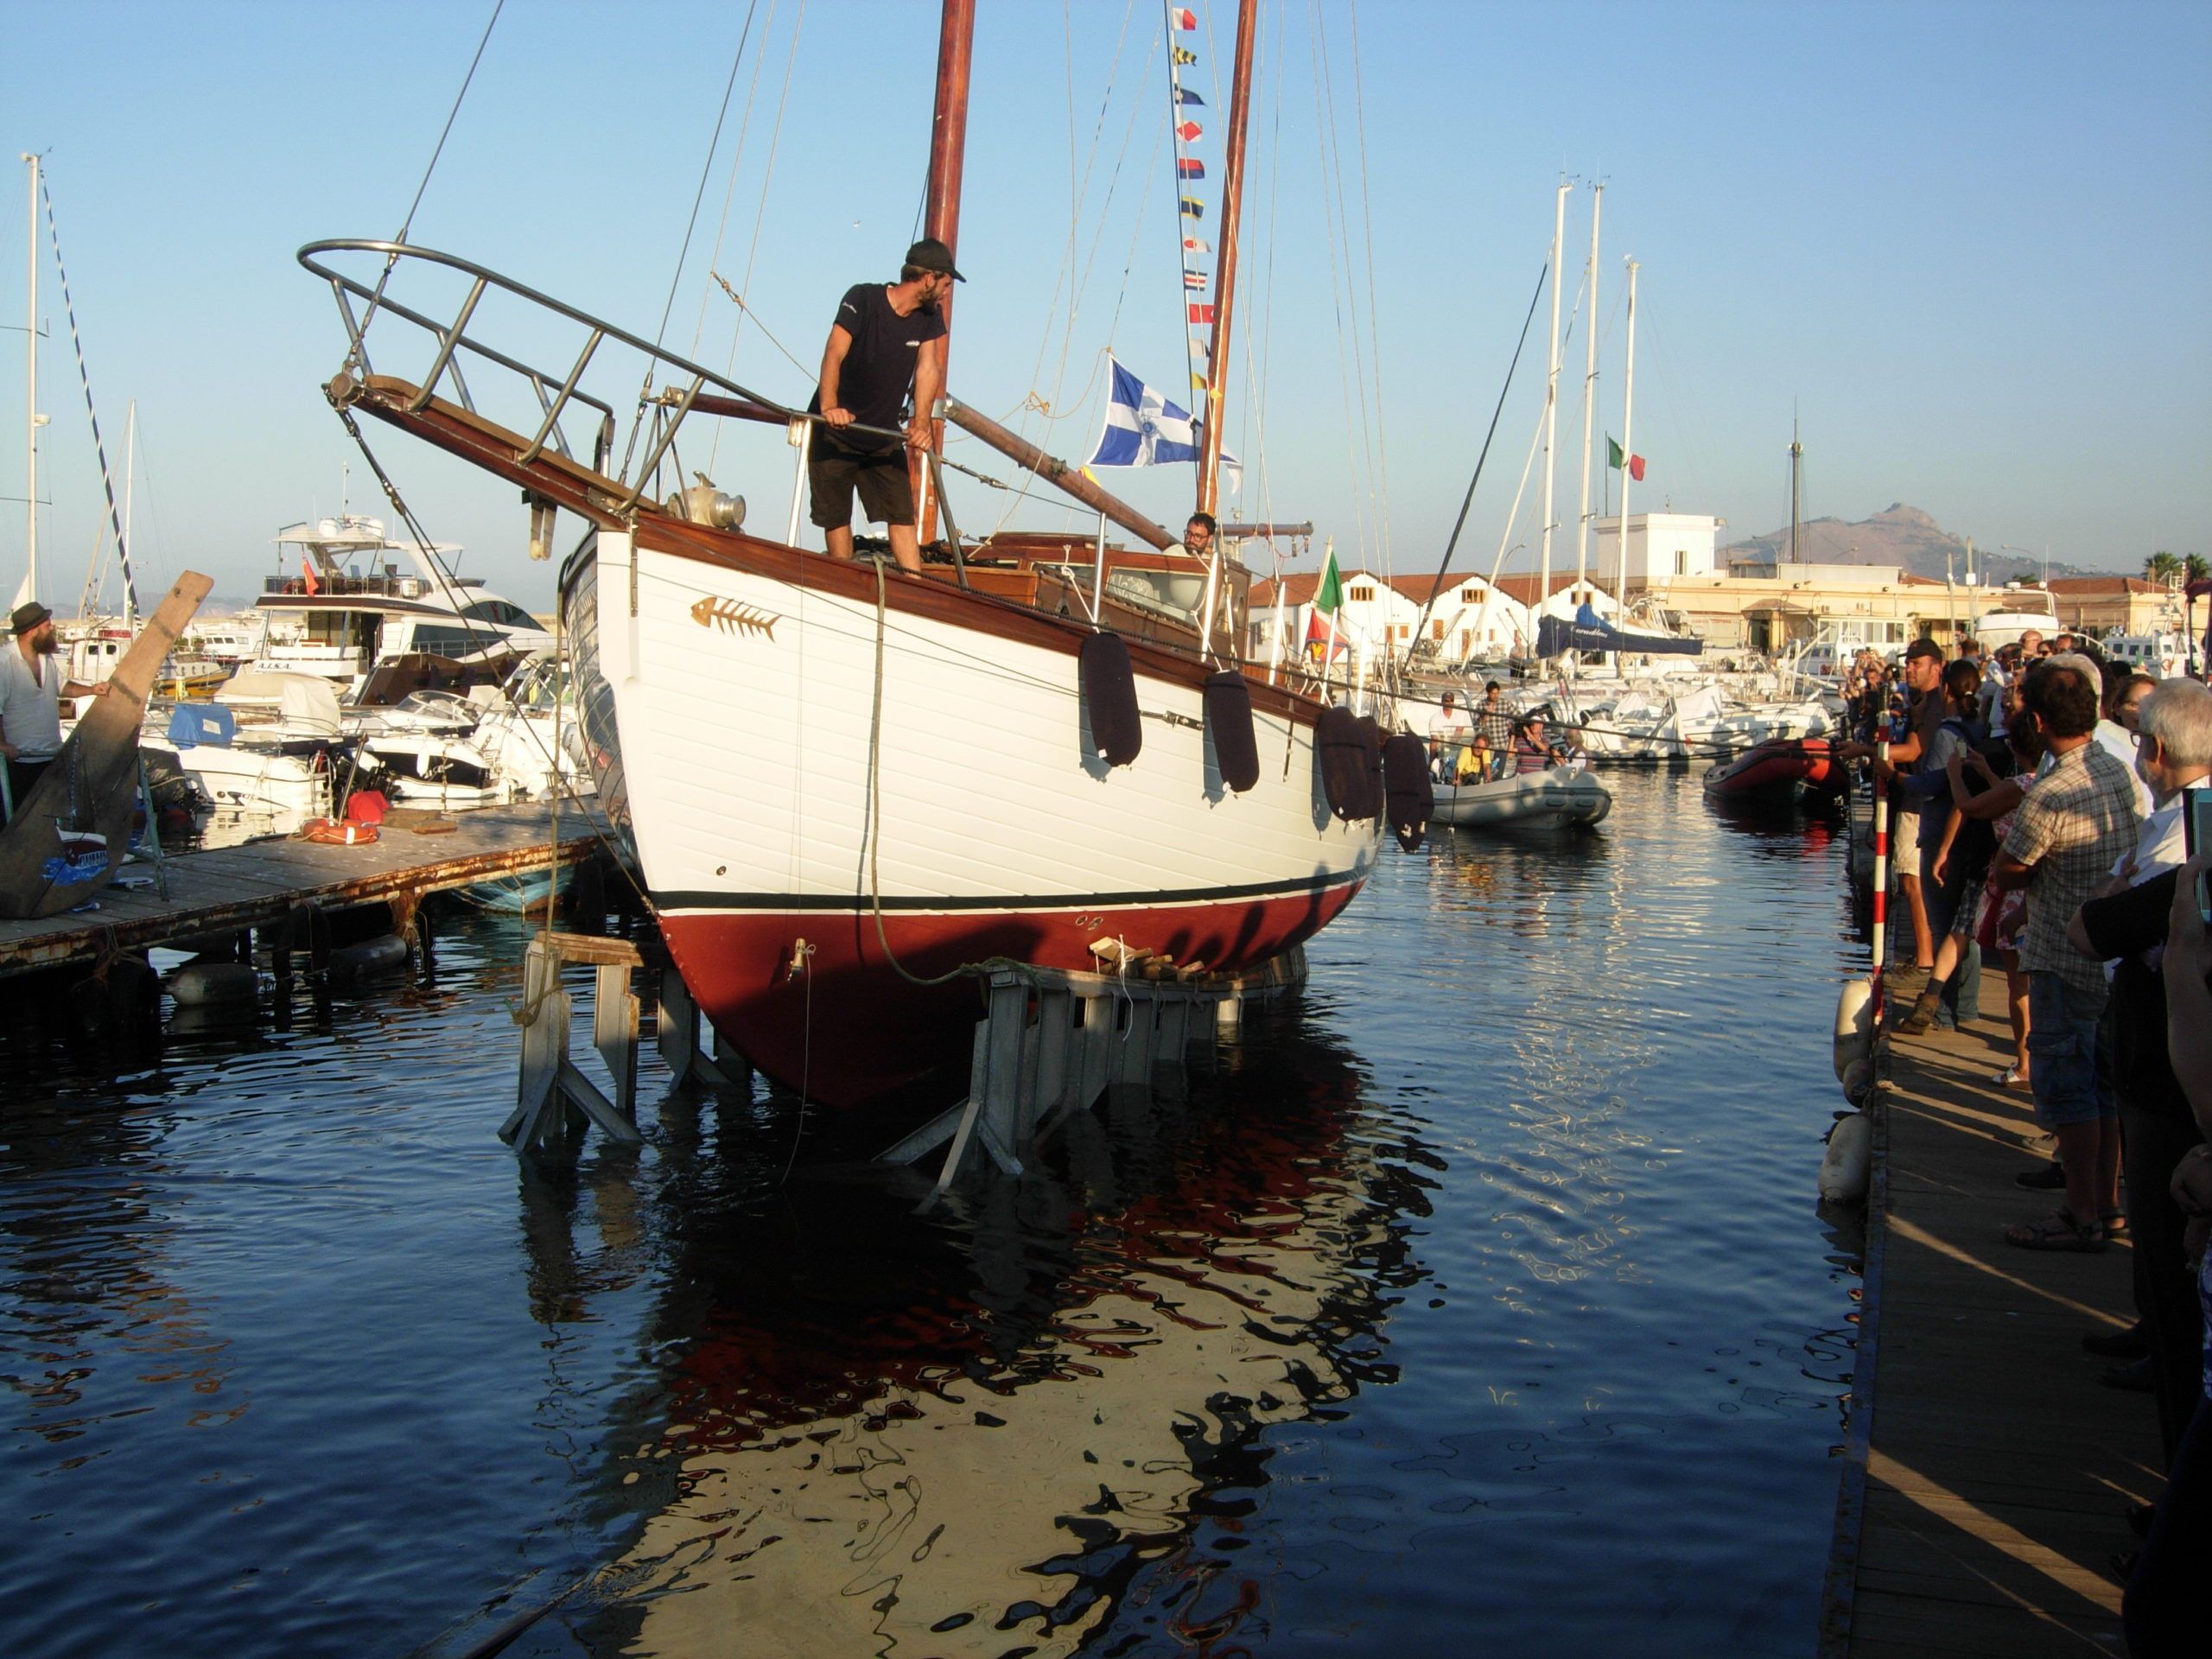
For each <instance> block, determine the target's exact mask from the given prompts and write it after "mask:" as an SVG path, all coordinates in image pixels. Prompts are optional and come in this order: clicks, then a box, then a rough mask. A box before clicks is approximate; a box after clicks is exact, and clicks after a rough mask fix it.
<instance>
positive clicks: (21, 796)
mask: <svg viewBox="0 0 2212 1659" xmlns="http://www.w3.org/2000/svg"><path fill="white" fill-rule="evenodd" d="M9 620H10V623H11V624H12V625H13V626H14V628H15V630H16V639H15V643H14V645H13V646H12V647H11V648H10V650H8V651H6V652H0V755H3V756H5V757H6V759H7V763H8V790H7V795H6V797H5V801H4V804H5V805H6V807H7V811H6V813H5V814H4V815H0V822H5V820H6V818H8V817H14V816H15V813H16V809H17V808H18V807H20V806H22V804H23V803H24V802H25V801H26V800H28V799H29V798H30V792H31V791H32V790H34V789H35V788H36V787H37V786H38V780H39V779H41V777H43V776H44V775H45V772H46V769H47V768H48V766H52V765H53V764H54V757H55V756H56V755H58V754H60V753H61V699H62V698H64V697H86V696H92V697H101V696H106V695H107V685H106V683H105V681H103V682H101V683H99V684H97V685H86V684H84V683H82V682H80V681H77V680H72V679H69V678H68V677H66V676H65V675H63V674H62V673H61V671H60V670H59V669H57V668H56V667H55V666H54V664H53V663H52V662H51V661H49V660H48V658H52V657H53V655H54V652H56V651H58V650H59V649H60V643H61V642H60V639H59V638H58V637H57V636H56V634H55V633H54V613H53V612H52V611H49V610H48V609H47V608H46V607H45V606H43V605H41V604H40V603H38V601H35V600H32V601H28V602H26V603H24V604H22V605H18V606H16V609H15V612H14V613H13V615H11V616H10V618H9Z"/></svg>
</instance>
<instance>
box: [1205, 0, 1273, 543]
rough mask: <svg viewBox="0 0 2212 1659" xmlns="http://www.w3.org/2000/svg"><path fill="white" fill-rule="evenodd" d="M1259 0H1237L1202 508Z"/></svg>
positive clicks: (1215, 469) (1215, 429) (1218, 420)
mask: <svg viewBox="0 0 2212 1659" xmlns="http://www.w3.org/2000/svg"><path fill="white" fill-rule="evenodd" d="M1258 22H1259V0H1238V4H1237V8H1236V67H1235V68H1234V70H1233V71H1232V73H1231V74H1230V82H1229V149H1228V160H1227V162H1225V163H1224V168H1223V171H1222V177H1221V256H1220V257H1219V258H1218V259H1217V261H1216V262H1215V265H1214V278H1215V284H1216V292H1215V296H1214V309H1213V335H1212V339H1211V344H1210V345H1209V346H1208V347H1207V350H1206V408H1205V416H1206V429H1205V444H1204V448H1202V449H1201V450H1200V451H1199V454H1198V511H1199V512H1205V513H1211V512H1213V511H1214V507H1215V504H1216V503H1217V501H1218V500H1219V499H1220V487H1219V482H1218V480H1219V475H1220V471H1221V429H1222V388H1223V386H1224V384H1225V383H1226V380H1227V378H1228V374H1229V325H1230V315H1231V314H1232V313H1233V312H1234V311H1235V309H1236V232H1237V229H1238V226H1239V225H1240V223H1241V221H1242V220H1243V217H1244V128H1245V123H1246V118H1247V117H1248V115H1249V104H1250V98H1249V93H1250V92H1251V86H1252V36H1253V35H1254V34H1255V31H1256V29H1257V26H1258Z"/></svg>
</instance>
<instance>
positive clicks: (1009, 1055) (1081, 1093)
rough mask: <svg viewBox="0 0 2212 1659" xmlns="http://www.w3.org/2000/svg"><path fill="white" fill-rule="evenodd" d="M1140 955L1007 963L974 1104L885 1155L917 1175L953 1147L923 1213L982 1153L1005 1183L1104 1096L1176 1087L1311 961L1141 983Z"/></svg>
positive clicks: (983, 1043) (994, 980) (1291, 957)
mask: <svg viewBox="0 0 2212 1659" xmlns="http://www.w3.org/2000/svg"><path fill="white" fill-rule="evenodd" d="M1141 955H1142V953H1135V954H1134V955H1131V954H1130V953H1127V952H1124V953H1122V957H1123V959H1122V961H1120V962H1117V963H1116V966H1119V967H1121V968H1122V969H1123V970H1124V971H1123V972H1122V973H1119V974H1086V973H1073V972H1067V971H1063V970H1060V969H1039V968H1026V967H1020V966H1017V965H1014V964H1011V963H1009V964H1007V965H1006V966H1003V967H999V968H995V969H993V970H992V971H991V975H990V984H989V993H988V995H989V1006H988V1013H987V1014H985V1016H984V1018H983V1019H982V1020H981V1021H979V1022H978V1023H977V1025H976V1048H975V1056H974V1059H973V1062H972V1065H971V1066H970V1069H969V1079H968V1098H967V1099H965V1100H964V1101H963V1102H961V1103H960V1104H958V1105H957V1106H954V1107H951V1108H950V1109H947V1110H945V1111H944V1112H941V1113H939V1114H938V1116H936V1117H934V1118H932V1119H931V1120H930V1122H927V1123H925V1124H924V1125H923V1126H922V1127H921V1128H918V1129H916V1130H915V1131H914V1132H913V1133H912V1134H911V1135H906V1136H904V1137H902V1138H901V1139H900V1140H899V1141H897V1142H896V1143H894V1144H893V1145H892V1146H890V1147H886V1148H885V1149H884V1151H883V1152H882V1153H881V1154H879V1161H881V1162H884V1163H895V1164H911V1163H913V1162H915V1161H916V1160H918V1159H920V1158H922V1157H925V1155H927V1154H930V1153H931V1152H933V1151H935V1150H936V1149H937V1148H938V1147H944V1146H947V1144H948V1143H950V1145H949V1147H948V1149H947V1151H946V1153H945V1155H944V1166H943V1167H942V1168H941V1169H940V1170H939V1172H938V1179H937V1183H936V1185H934V1186H933V1187H932V1188H931V1191H930V1194H929V1196H928V1198H925V1200H924V1201H923V1203H924V1206H925V1207H926V1206H927V1205H931V1204H934V1203H936V1202H937V1200H938V1199H939V1198H943V1197H944V1194H945V1192H947V1190H949V1189H950V1186H951V1185H952V1183H953V1181H954V1179H956V1178H957V1176H958V1174H959V1173H960V1170H961V1167H962V1166H963V1163H965V1161H966V1160H967V1158H968V1154H969V1148H970V1147H981V1148H982V1152H983V1154H984V1155H986V1156H988V1158H989V1159H990V1160H991V1161H992V1162H993V1163H995V1165H997V1166H998V1167H999V1168H1000V1169H1001V1171H1003V1172H1004V1173H1007V1174H1008V1175H1019V1174H1020V1173H1021V1172H1022V1170H1023V1168H1024V1166H1025V1165H1026V1163H1027V1162H1028V1161H1029V1160H1033V1159H1034V1158H1035V1157H1036V1155H1037V1146H1038V1142H1039V1141H1040V1140H1041V1139H1042V1138H1043V1137H1044V1136H1046V1135H1048V1134H1050V1133H1051V1132H1052V1129H1053V1128H1056V1127H1057V1126H1058V1124H1059V1123H1060V1122H1062V1121H1064V1120H1065V1118H1066V1117H1067V1116H1069V1115H1070V1114H1071V1113H1073V1112H1077V1111H1082V1110H1086V1109H1089V1108H1090V1106H1092V1105H1094V1104H1095V1103H1096V1102H1097V1100H1098V1098H1099V1096H1101V1095H1103V1094H1104V1093H1105V1092H1106V1091H1107V1090H1109V1089H1110V1088H1116V1087H1128V1088H1136V1089H1150V1088H1152V1087H1154V1086H1155V1084H1162V1083H1171V1082H1173V1081H1174V1080H1176V1079H1179V1077H1181V1075H1182V1072H1183V1070H1184V1068H1185V1065H1187V1064H1188V1063H1189V1058H1190V1051H1191V1049H1192V1046H1193V1045H1195V1044H1200V1043H1203V1044H1205V1046H1206V1047H1207V1048H1208V1050H1209V1051H1210V1050H1211V1046H1212V1044H1213V1042H1214V1040H1215V1038H1216V1034H1217V1032H1223V1031H1234V1030H1236V1029H1237V1028H1238V1027H1239V1025H1240V1024H1241V1022H1242V1017H1243V1004H1244V1002H1245V1001H1247V1000H1248V999H1249V998H1254V997H1266V996H1270V995H1275V994H1277V993H1279V992H1281V991H1282V990H1285V989H1287V988H1289V987H1291V986H1294V985H1296V984H1299V983H1300V982H1303V981H1304V979H1305V977H1306V955H1305V952H1304V950H1302V949H1298V948H1294V949H1292V950H1287V951H1286V952H1284V953H1283V954H1282V955H1281V956H1280V957H1275V958H1274V959H1273V960H1272V961H1270V962H1268V963H1264V964H1262V966H1261V967H1260V968H1257V969H1253V970H1252V971H1251V972H1249V973H1248V974H1244V975H1240V976H1233V977H1224V976H1215V977H1211V978H1204V979H1201V978H1198V977H1195V976H1193V977H1179V976H1177V975H1176V974H1175V972H1174V971H1173V969H1169V970H1167V971H1165V972H1157V973H1155V974H1154V976H1144V975H1143V974H1142V973H1141V971H1135V970H1136V969H1139V967H1140V958H1141Z"/></svg>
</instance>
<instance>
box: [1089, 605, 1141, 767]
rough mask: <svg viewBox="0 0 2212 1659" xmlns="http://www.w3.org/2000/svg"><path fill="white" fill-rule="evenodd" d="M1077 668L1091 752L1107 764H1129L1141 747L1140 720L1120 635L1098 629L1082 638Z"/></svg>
mask: <svg viewBox="0 0 2212 1659" xmlns="http://www.w3.org/2000/svg"><path fill="white" fill-rule="evenodd" d="M1077 669H1078V670H1079V671H1080V674H1081V677H1082V681H1083V716H1084V720H1085V721H1087V722H1088V723H1089V725H1090V750H1091V753H1093V754H1096V755H1097V756H1099V757H1100V758H1102V759H1103V760H1105V762H1106V764H1107V765H1109V766H1128V765H1129V764H1130V762H1132V761H1134V760H1135V759H1136V758H1137V755H1138V753H1139V752H1140V751H1141V750H1142V749H1143V747H1144V721H1143V719H1142V717H1141V715H1139V714H1138V713H1137V677H1136V671H1135V670H1134V669H1132V668H1131V667H1130V666H1129V648H1128V645H1126V644H1125V643H1123V641H1122V636H1121V635H1120V634H1118V633H1110V632H1107V631H1106V630H1105V629H1103V628H1102V629H1100V630H1099V631H1098V632H1096V633H1094V634H1091V635H1090V636H1089V637H1088V638H1086V639H1084V642H1083V647H1082V650H1081V652H1080V653H1079V654H1078V656H1077Z"/></svg>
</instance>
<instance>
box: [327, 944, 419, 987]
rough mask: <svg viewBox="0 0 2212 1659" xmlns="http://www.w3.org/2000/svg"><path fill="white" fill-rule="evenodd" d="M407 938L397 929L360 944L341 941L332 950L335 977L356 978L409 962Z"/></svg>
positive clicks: (331, 963) (331, 969)
mask: <svg viewBox="0 0 2212 1659" xmlns="http://www.w3.org/2000/svg"><path fill="white" fill-rule="evenodd" d="M406 962H407V941H406V940H404V939H403V938H400V937H399V936H398V935H397V933H385V934H380V935H378V937H377V938H373V939H363V940H362V941H361V942H360V943H359V944H341V945H340V946H339V947H338V949H337V950H333V951H332V952H331V953H330V968H329V971H330V973H331V975H332V976H333V977H334V978H353V977H358V976H361V975H364V974H375V973H382V972H385V970H387V969H392V968H399V967H404V966H405V964H406Z"/></svg>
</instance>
